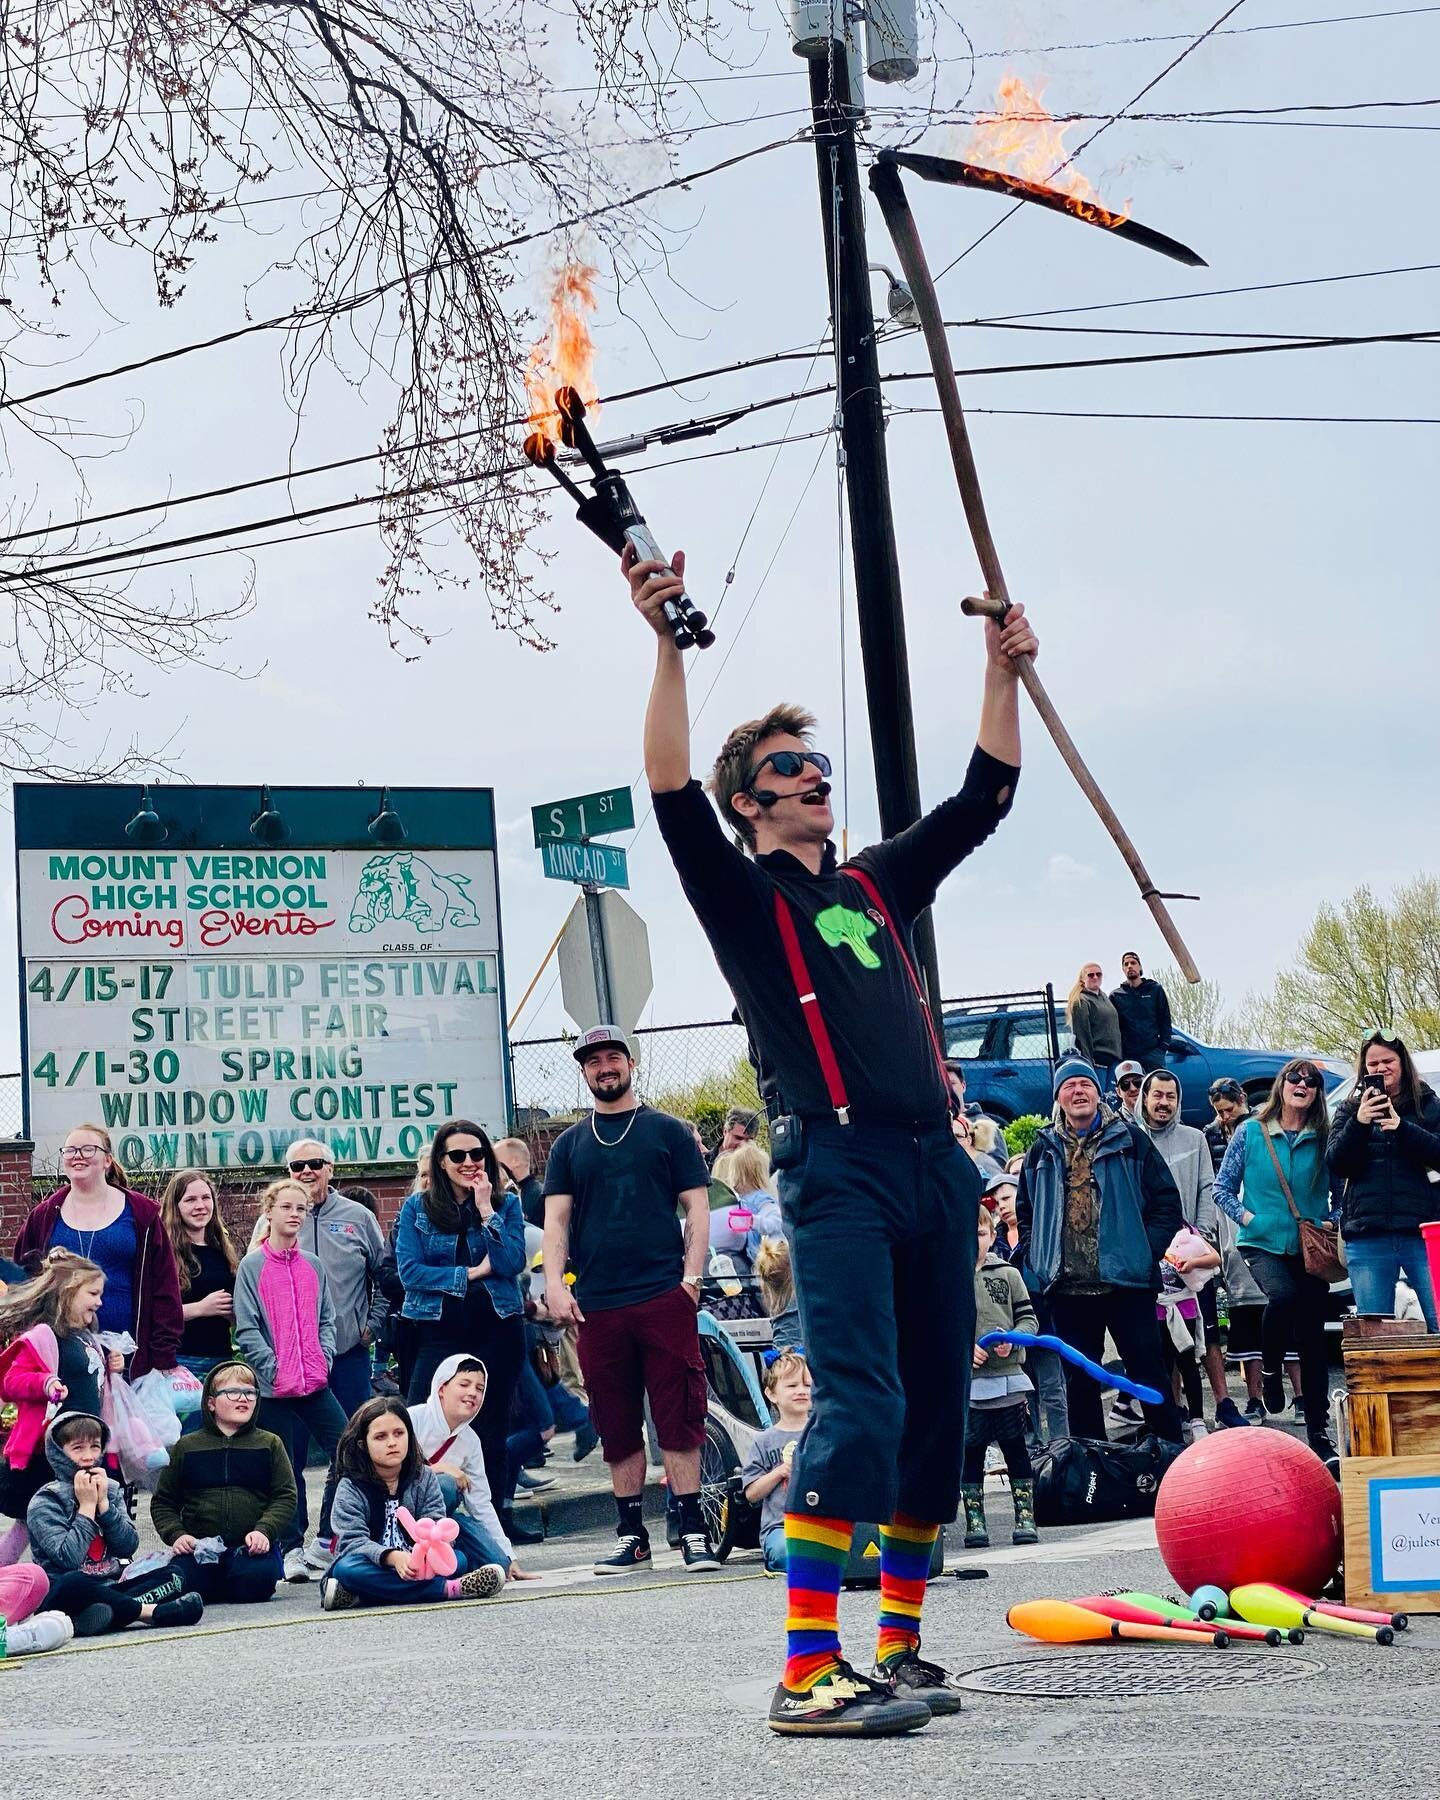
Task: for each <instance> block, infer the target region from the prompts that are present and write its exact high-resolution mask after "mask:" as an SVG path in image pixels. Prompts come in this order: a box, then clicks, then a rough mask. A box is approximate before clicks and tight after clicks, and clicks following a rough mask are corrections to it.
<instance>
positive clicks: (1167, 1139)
mask: <svg viewBox="0 0 1440 1800" xmlns="http://www.w3.org/2000/svg"><path fill="white" fill-rule="evenodd" d="M1164 1073H1165V1071H1164V1070H1163V1069H1152V1070H1151V1071H1150V1073H1149V1074H1148V1075H1147V1076H1146V1077H1145V1079H1144V1081H1142V1082H1141V1084H1140V1104H1139V1109H1138V1111H1137V1112H1136V1115H1135V1123H1136V1124H1137V1125H1138V1126H1139V1127H1140V1129H1141V1130H1142V1131H1143V1132H1144V1133H1145V1134H1146V1136H1147V1137H1148V1138H1149V1139H1150V1141H1151V1143H1153V1144H1154V1146H1155V1148H1156V1149H1157V1150H1158V1151H1159V1152H1160V1154H1161V1155H1162V1156H1163V1157H1164V1158H1165V1162H1166V1165H1167V1166H1168V1168H1169V1170H1170V1173H1171V1174H1172V1175H1173V1176H1174V1177H1175V1185H1176V1187H1178V1188H1179V1190H1180V1210H1181V1212H1183V1213H1184V1215H1185V1223H1186V1224H1187V1225H1189V1226H1191V1227H1193V1228H1194V1230H1196V1231H1198V1232H1199V1233H1200V1236H1201V1237H1203V1238H1204V1240H1205V1242H1206V1243H1207V1244H1209V1245H1210V1246H1211V1247H1212V1249H1217V1250H1218V1249H1219V1247H1220V1214H1219V1210H1218V1208H1217V1207H1216V1205H1215V1159H1214V1158H1213V1157H1212V1156H1211V1154H1210V1145H1209V1143H1208V1141H1207V1140H1206V1137H1205V1133H1204V1132H1203V1131H1197V1130H1196V1129H1195V1127H1194V1126H1193V1125H1182V1124H1181V1123H1180V1118H1179V1115H1178V1113H1177V1115H1176V1116H1175V1118H1173V1119H1172V1120H1171V1121H1170V1123H1169V1124H1168V1125H1152V1124H1151V1123H1150V1121H1149V1120H1148V1119H1147V1118H1146V1117H1145V1101H1146V1099H1147V1097H1148V1096H1149V1093H1150V1084H1151V1082H1152V1081H1154V1080H1155V1077H1156V1076H1157V1075H1162V1076H1163V1075H1164ZM1173 1079H1174V1077H1173V1076H1172V1077H1171V1080H1173Z"/></svg>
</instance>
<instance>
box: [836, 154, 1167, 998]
mask: <svg viewBox="0 0 1440 1800" xmlns="http://www.w3.org/2000/svg"><path fill="white" fill-rule="evenodd" d="M870 186H871V188H872V190H873V191H874V194H875V197H876V199H877V200H878V201H879V202H880V210H881V212H882V213H883V214H884V215H885V224H886V227H887V229H888V230H889V233H890V237H891V240H892V241H893V243H894V245H895V250H896V253H897V255H898V256H899V258H900V266H901V268H902V269H903V270H904V271H905V279H906V281H907V282H908V283H909V284H910V291H911V293H912V295H913V296H914V299H915V308H916V311H917V312H918V314H919V316H920V328H921V330H922V331H923V333H924V335H925V348H926V350H927V351H928V352H929V355H930V367H931V369H932V371H933V373H934V376H935V386H936V389H937V391H938V393H939V396H940V411H941V413H942V415H943V416H944V420H945V434H946V437H947V438H948V439H949V443H950V457H951V460H952V462H953V463H954V465H955V479H956V481H957V483H958V484H959V488H960V499H961V502H962V503H963V505H964V508H965V518H966V521H967V523H968V524H969V527H970V535H971V537H972V538H973V539H974V542H975V553H976V555H977V556H978V558H979V560H980V567H981V570H982V572H983V573H984V576H985V586H986V588H987V589H988V590H989V592H988V595H987V600H986V603H985V608H984V610H987V611H989V612H990V613H991V615H992V616H994V617H996V618H1003V617H1004V614H1005V613H1006V611H1007V610H1008V609H1009V605H1010V592H1009V589H1008V588H1007V587H1006V585H1005V573H1004V570H1003V569H1002V568H1001V567H1000V556H999V552H998V551H997V550H996V548H995V539H994V537H993V535H992V534H991V531H990V521H989V518H988V517H987V516H986V512H985V496H984V495H983V494H982V493H981V491H980V473H979V470H978V469H977V468H976V467H975V454H974V452H973V450H972V449H971V447H970V431H969V427H968V426H967V425H966V423H965V409H964V407H963V406H962V405H961V402H960V388H959V384H958V383H957V382H956V380H955V371H954V368H953V366H952V364H951V360H950V345H949V342H948V340H947V339H946V336H945V324H944V321H943V319H942V318H941V316H940V302H939V300H938V299H937V298H936V295H935V283H934V282H933V281H932V280H931V277H930V268H929V264H928V263H927V262H926V261H925V252H924V250H923V248H922V247H921V243H920V233H919V231H918V230H917V229H916V226H915V217H914V214H913V213H912V212H911V211H910V202H909V201H908V200H907V199H906V198H905V190H904V188H903V186H902V185H901V182H900V176H899V173H898V171H897V170H896V168H895V167H894V166H893V164H888V163H886V162H885V161H884V159H883V158H882V159H881V160H880V161H879V162H877V163H876V164H875V166H874V167H873V168H872V169H871V171H870ZM967 610H968V608H967ZM1018 662H1019V673H1020V680H1021V682H1022V684H1023V685H1024V688H1025V692H1026V693H1027V694H1028V695H1029V696H1030V698H1031V700H1032V701H1033V703H1034V706H1035V710H1036V712H1038V713H1039V715H1040V717H1041V718H1042V719H1043V720H1044V722H1045V728H1046V730H1047V731H1048V732H1049V733H1050V735H1051V737H1052V738H1054V740H1055V746H1056V748H1057V749H1058V750H1059V752H1060V755H1061V756H1062V757H1063V759H1064V761H1065V765H1066V767H1067V768H1068V769H1069V770H1070V773H1071V774H1072V775H1073V776H1074V777H1075V779H1076V781H1078V782H1079V784H1080V787H1081V789H1082V791H1083V792H1084V794H1085V796H1086V798H1087V799H1088V800H1089V802H1090V804H1091V805H1092V806H1093V807H1094V808H1095V811H1096V812H1097V813H1098V814H1099V815H1100V820H1101V823H1102V824H1103V825H1104V827H1105V829H1106V830H1107V831H1108V832H1109V833H1110V836H1111V837H1112V838H1113V839H1114V840H1115V845H1116V848H1117V849H1118V850H1119V852H1120V854H1121V855H1122V856H1123V857H1124V858H1125V861H1126V864H1127V865H1128V867H1129V869H1130V873H1131V874H1132V875H1133V876H1134V877H1135V883H1136V885H1137V887H1138V888H1139V889H1140V898H1141V899H1142V900H1143V901H1144V902H1145V904H1146V905H1147V906H1148V907H1149V908H1150V912H1151V914H1152V916H1153V917H1154V920H1155V923H1156V924H1157V925H1158V926H1159V927H1160V931H1161V934H1162V936H1163V937H1164V939H1165V942H1166V943H1167V944H1168V945H1169V946H1170V949H1171V951H1172V953H1173V954H1174V957H1175V960H1176V962H1177V963H1178V964H1179V965H1180V969H1181V972H1182V973H1183V974H1184V976H1185V979H1186V980H1187V981H1192V982H1194V981H1199V979H1200V971H1199V969H1198V968H1197V967H1196V966H1195V959H1194V958H1193V957H1192V956H1191V954H1190V951H1189V949H1188V948H1187V947H1186V944H1185V940H1184V938H1182V937H1181V935H1180V931H1179V928H1178V927H1177V926H1176V924H1175V921H1174V920H1173V919H1172V918H1171V917H1170V909H1169V908H1168V907H1167V906H1166V904H1165V902H1164V900H1163V899H1161V897H1160V893H1159V890H1158V889H1157V888H1156V886H1155V883H1154V882H1153V881H1152V880H1151V879H1150V871H1149V870H1148V869H1147V868H1146V867H1145V864H1144V863H1143V862H1142V861H1141V860H1140V852H1139V851H1138V850H1137V849H1136V848H1135V846H1134V844H1133V843H1132V842H1131V840H1130V834H1129V832H1127V831H1126V829H1125V827H1124V826H1123V825H1122V824H1121V823H1120V820H1119V818H1118V816H1117V815H1116V812H1115V809H1114V807H1113V806H1111V804H1110V802H1109V801H1108V800H1107V799H1106V798H1105V796H1104V794H1103V793H1102V792H1101V791H1100V784H1099V782H1098V781H1096V779H1095V777H1094V776H1093V775H1092V774H1091V773H1090V771H1089V769H1088V768H1087V767H1086V766H1085V760H1084V758H1083V757H1082V756H1081V754H1080V752H1079V750H1077V749H1076V747H1075V740H1074V739H1073V738H1072V737H1071V736H1070V733H1069V732H1068V731H1067V730H1066V729H1065V727H1064V725H1063V724H1062V723H1061V720H1060V715H1059V713H1057V712H1056V710H1055V707H1054V705H1053V704H1052V702H1051V700H1050V696H1049V695H1048V694H1047V693H1046V692H1045V688H1044V686H1043V684H1042V683H1041V680H1040V677H1039V676H1038V675H1037V674H1036V673H1035V666H1034V664H1033V663H1032V662H1031V660H1030V659H1029V658H1028V657H1021V658H1019V659H1018Z"/></svg>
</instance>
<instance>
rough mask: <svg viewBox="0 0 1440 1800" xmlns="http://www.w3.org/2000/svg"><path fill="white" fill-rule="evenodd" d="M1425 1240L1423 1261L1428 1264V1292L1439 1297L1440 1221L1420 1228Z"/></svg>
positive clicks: (1431, 1222)
mask: <svg viewBox="0 0 1440 1800" xmlns="http://www.w3.org/2000/svg"><path fill="white" fill-rule="evenodd" d="M1420 1235H1421V1237H1423V1238H1424V1240H1425V1260H1426V1261H1427V1262H1428V1263H1429V1264H1430V1291H1431V1293H1432V1294H1437V1295H1440V1219H1432V1220H1431V1221H1430V1222H1429V1224H1428V1225H1422V1226H1421V1227H1420Z"/></svg>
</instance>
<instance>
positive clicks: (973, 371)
mask: <svg viewBox="0 0 1440 1800" xmlns="http://www.w3.org/2000/svg"><path fill="white" fill-rule="evenodd" d="M1436 337H1440V331H1412V332H1385V333H1374V334H1369V335H1365V336H1354V337H1335V338H1319V339H1314V340H1305V341H1301V342H1291V343H1280V344H1248V345H1229V346H1223V347H1220V348H1216V349H1209V350H1173V351H1154V352H1146V353H1143V354H1141V355H1138V356H1118V357H1079V358H1070V359H1066V360H1055V361H1049V362H1041V363H1005V364H988V365H985V366H983V367H979V368H969V369H957V370H956V371H955V373H956V375H957V377H960V378H963V379H972V378H974V377H976V376H980V375H1022V374H1025V375H1028V374H1039V373H1042V372H1044V371H1048V370H1074V369H1094V368H1114V367H1117V366H1120V367H1126V366H1144V365H1148V364H1152V363H1173V362H1194V361H1200V360H1210V359H1214V358H1218V357H1230V356H1265V355H1276V354H1279V353H1281V352H1284V351H1294V350H1321V349H1350V348H1355V347H1358V346H1363V345H1371V344H1398V343H1422V342H1430V341H1433V340H1434V339H1435V338H1436ZM800 354H804V353H803V352H802V353H800ZM686 379H687V380H695V379H698V377H693V376H692V377H688V378H686ZM881 379H882V381H883V382H885V383H896V384H898V383H902V382H910V381H929V380H931V379H933V377H932V376H931V374H930V372H929V371H928V370H901V371H898V372H895V373H892V374H887V375H883V376H882V377H881ZM672 385H674V384H673V383H670V382H658V383H653V384H651V385H650V386H649V387H647V388H645V389H637V390H632V391H633V392H636V393H642V392H652V391H654V390H655V389H656V388H668V387H670V386H672ZM834 391H835V390H834V383H833V382H824V383H821V384H819V385H817V386H814V387H809V388H804V389H802V390H800V391H799V392H798V393H791V394H780V395H774V396H770V397H767V398H765V399H762V400H755V401H750V402H748V403H746V404H744V405H741V406H735V407H731V408H729V409H727V410H726V411H724V412H722V413H717V414H711V415H706V416H703V417H700V418H697V419H691V420H688V421H685V422H684V423H682V424H678V425H671V426H666V427H663V428H661V429H660V430H659V431H656V432H653V433H651V434H650V435H652V436H653V437H656V438H657V439H660V440H661V441H663V440H664V438H665V437H666V436H667V435H668V436H670V437H671V438H672V439H673V438H676V437H678V436H679V435H681V434H685V435H700V434H703V433H705V432H707V431H709V430H713V429H718V428H720V426H722V425H727V424H733V423H735V422H736V421H738V420H740V419H742V418H748V417H749V416H751V415H752V414H754V413H758V412H766V411H769V410H770V409H771V408H774V407H777V406H787V405H789V406H793V405H795V404H797V403H798V402H799V401H801V400H809V399H815V398H817V397H819V396H822V395H828V394H831V393H833V392H834ZM612 403H613V402H612ZM1137 416H1138V415H1137ZM517 423H518V421H517ZM719 454H723V452H721V453H719ZM695 460H701V459H700V458H696V459H695ZM528 466H529V465H528V464H527V463H525V462H524V461H523V460H522V461H519V462H514V463H506V464H503V465H501V466H499V467H497V468H492V469H489V470H483V471H471V472H468V473H465V474H461V475H455V476H446V477H443V478H441V479H439V480H435V481H426V482H417V483H415V484H414V485H412V486H410V487H406V488H400V489H396V490H392V491H390V492H384V491H382V492H379V493H375V494H364V495H358V496H355V497H353V498H351V499H348V500H335V501H329V502H326V503H325V504H324V505H320V506H313V507H305V508H300V509H296V510H293V511H291V512H288V513H280V514H275V515H272V516H271V517H269V518H265V519H259V520H253V521H250V522H248V523H241V524H236V525H228V526H220V527H216V528H214V529H212V530H209V531H204V532H195V533H190V534H187V535H185V536H182V537H178V538H171V539H166V540H164V541H163V542H161V543H158V544H144V543H141V544H132V545H124V546H121V547H118V548H115V549H111V550H102V551H91V552H87V553H86V554H85V555H83V556H76V557H68V558H65V559H63V560H61V561H59V562H49V563H44V562H42V563H34V564H27V565H26V566H25V567H23V568H20V569H15V570H10V571H0V587H3V586H7V585H14V584H16V583H18V582H24V581H34V580H37V579H47V578H53V577H54V576H57V575H62V574H73V573H76V572H79V571H82V570H86V569H94V568H96V567H98V566H100V565H104V564H116V563H123V564H130V565H134V566H139V565H142V564H144V563H146V561H147V559H148V558H149V556H150V555H151V554H152V553H155V552H158V551H162V550H176V549H186V548H188V547H189V546H190V545H192V544H204V543H212V542H215V541H217V540H218V539H221V538H227V537H234V536H237V535H239V534H242V533H248V532H251V531H266V530H269V529H271V528H273V527H275V526H277V525H288V524H292V523H297V522H299V521H300V520H304V519H319V518H326V517H329V516H331V515H332V514H335V513H341V512H349V511H353V510H354V509H356V508H358V507H372V506H382V505H386V504H393V503H395V502H396V501H400V500H407V499H413V498H416V497H417V496H420V495H426V494H434V493H442V492H446V491H448V490H449V489H451V488H455V487H465V486H469V485H472V484H474V483H476V482H480V481H486V480H496V479H499V478H501V477H503V476H505V475H512V474H521V473H524V472H525V470H526V469H527V468H528ZM662 466H663V465H662ZM116 572H117V571H116V570H115V569H114V568H111V569H110V571H109V573H111V574H114V573H116Z"/></svg>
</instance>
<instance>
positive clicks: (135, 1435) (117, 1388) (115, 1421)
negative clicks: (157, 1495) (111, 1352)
mask: <svg viewBox="0 0 1440 1800" xmlns="http://www.w3.org/2000/svg"><path fill="white" fill-rule="evenodd" d="M105 1399H106V1410H107V1411H108V1413H109V1415H110V1416H109V1421H108V1422H109V1425H110V1430H111V1434H112V1435H111V1443H112V1445H113V1447H114V1449H115V1452H116V1454H117V1455H118V1456H119V1458H120V1472H121V1474H122V1475H123V1476H124V1477H125V1479H126V1480H127V1481H133V1482H134V1483H135V1485H136V1486H137V1487H142V1488H144V1489H145V1491H146V1493H148V1494H153V1493H154V1491H155V1487H156V1484H157V1483H158V1481H159V1479H160V1471H161V1470H162V1469H163V1468H164V1467H165V1465H166V1464H167V1463H168V1462H169V1461H170V1452H169V1451H168V1450H167V1449H166V1447H165V1445H164V1444H163V1443H161V1441H160V1438H159V1435H158V1433H157V1432H156V1430H155V1426H154V1425H153V1423H152V1422H151V1419H150V1415H149V1414H148V1413H147V1412H146V1410H145V1408H144V1407H143V1406H142V1405H141V1403H140V1400H139V1397H138V1396H137V1394H136V1393H135V1390H134V1388H132V1387H131V1386H130V1383H129V1382H128V1381H126V1379H125V1377H124V1376H123V1375H112V1376H111V1377H110V1379H109V1381H108V1382H107V1383H106V1384H105ZM170 1421H171V1423H172V1424H173V1425H174V1426H175V1430H176V1436H177V1437H178V1436H179V1427H180V1421H179V1420H178V1419H177V1418H176V1417H175V1415H174V1413H171V1415H170Z"/></svg>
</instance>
